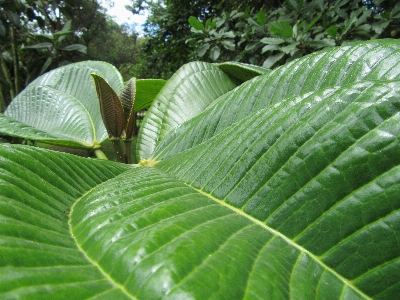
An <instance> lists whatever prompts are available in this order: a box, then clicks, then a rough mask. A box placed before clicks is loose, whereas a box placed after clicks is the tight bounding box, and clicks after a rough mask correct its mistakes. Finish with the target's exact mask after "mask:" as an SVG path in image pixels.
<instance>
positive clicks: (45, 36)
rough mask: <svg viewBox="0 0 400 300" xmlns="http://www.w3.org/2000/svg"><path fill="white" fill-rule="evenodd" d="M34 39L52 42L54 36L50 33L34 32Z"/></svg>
mask: <svg viewBox="0 0 400 300" xmlns="http://www.w3.org/2000/svg"><path fill="white" fill-rule="evenodd" d="M33 37H34V38H35V41H38V42H48V43H53V41H54V37H53V36H52V35H50V34H35V35H34V36H33Z"/></svg>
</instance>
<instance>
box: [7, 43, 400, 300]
mask: <svg viewBox="0 0 400 300" xmlns="http://www.w3.org/2000/svg"><path fill="white" fill-rule="evenodd" d="M399 48H400V43H399V42H397V41H396V42H395V41H380V42H366V43H362V44H357V45H352V46H349V47H347V46H346V47H343V48H335V49H331V50H329V51H324V52H320V53H317V54H314V55H311V56H308V57H305V58H302V59H300V60H298V61H294V62H292V63H291V64H290V65H289V66H284V67H281V68H279V69H277V70H275V71H272V72H271V73H270V74H265V75H261V76H259V77H256V78H254V79H251V80H250V81H248V82H246V83H244V84H243V85H242V86H240V87H238V88H237V89H235V90H234V91H232V92H230V93H229V94H227V95H225V96H223V97H221V98H219V99H218V100H217V101H216V102H215V103H213V104H212V105H211V106H210V108H207V109H206V110H205V111H204V112H203V113H200V114H199V115H197V116H196V117H194V118H192V119H190V120H188V121H187V122H186V123H184V124H183V125H181V126H179V127H177V128H176V129H175V130H176V131H177V132H178V131H180V130H183V129H184V128H186V131H185V130H183V131H182V132H181V135H183V136H186V144H185V139H184V138H180V139H177V138H174V139H171V143H170V145H169V144H164V147H159V148H158V150H159V151H158V152H157V153H154V154H153V157H154V158H156V159H157V160H159V162H158V163H157V164H156V165H155V166H154V167H143V166H138V165H131V166H129V165H123V164H117V163H112V162H108V161H98V160H90V159H84V158H78V157H75V156H73V155H69V154H62V153H55V152H51V151H48V150H40V149H35V148H32V147H28V146H11V145H4V144H0V168H1V172H0V191H1V192H0V206H1V208H0V220H1V222H0V245H1V246H0V298H2V299H3V298H4V299H7V298H12V297H21V298H24V297H25V298H29V299H32V298H33V299H34V298H40V299H46V298H47V299H57V298H71V299H72V298H73V299H83V298H92V299H146V300H147V299H371V298H374V299H396V298H398V295H399V294H400V285H399V282H400V264H399V262H400V155H399V154H400V138H399V137H400V80H399V77H398V75H397V74H398V71H399V68H400V67H399V64H400V55H399V52H398V51H399V50H397V49H399ZM360 49H367V50H368V51H367V50H365V51H360ZM369 52H373V53H374V55H375V56H374V57H378V58H380V60H376V64H375V65H374V64H372V63H371V61H370V60H368V59H367V58H370V59H372V56H369ZM338 53H340V55H338ZM383 54H384V55H383ZM318 55H322V56H323V57H321V59H319V60H316V61H315V63H320V62H321V60H324V59H323V58H324V57H325V58H326V59H325V64H329V63H332V64H333V65H331V67H330V69H331V70H333V71H334V70H337V72H338V70H339V67H338V68H337V69H335V68H334V65H335V63H338V62H339V61H340V62H341V63H342V64H343V67H344V66H348V64H350V62H353V66H354V65H357V66H358V68H356V69H354V70H353V71H354V72H355V71H356V70H357V69H358V70H364V71H362V72H360V73H359V74H361V75H357V74H356V73H353V76H354V78H353V81H351V80H350V79H351V78H350V77H346V76H348V74H347V73H346V72H344V73H342V74H343V76H342V77H341V78H347V79H343V80H341V79H340V80H339V79H338V78H339V77H338V78H336V79H335V80H333V79H331V78H330V77H329V76H328V77H323V76H322V75H321V74H323V72H324V70H326V66H325V64H323V63H321V65H320V66H319V68H317V67H315V66H314V65H310V64H308V67H309V68H311V71H310V72H311V73H309V75H308V76H311V77H315V79H314V80H321V82H319V83H315V84H314V88H312V83H311V81H309V83H307V82H308V81H307V80H304V76H305V75H304V74H303V73H301V72H303V71H304V70H305V67H303V66H304V65H303V64H304V63H305V62H310V61H313V60H312V59H313V57H314V56H318ZM328 57H330V59H328ZM362 57H364V59H362ZM387 57H391V60H390V62H391V64H388V61H386V64H385V65H384V66H385V70H384V69H383V67H382V68H381V69H379V68H377V67H376V66H377V65H379V64H380V62H379V61H382V60H384V59H387ZM346 58H347V64H346V63H345V59H346ZM363 61H364V65H363ZM296 66H297V67H296ZM285 70H286V71H285ZM296 72H300V75H299V74H297V73H296ZM317 72H321V74H319V75H318V74H317V75H316V73H317ZM301 74H302V75H301ZM333 74H335V73H333ZM374 74H375V75H374ZM278 75H279V76H280V77H279V76H278ZM292 78H298V79H297V80H298V81H299V84H300V86H299V87H297V86H296V85H295V81H291V80H294V79H292ZM274 79H275V80H278V81H277V82H278V83H279V84H281V83H282V82H283V83H285V84H289V87H290V88H291V89H292V90H291V91H283V89H280V88H279V84H277V85H269V88H268V87H265V86H264V85H263V83H264V84H265V83H268V82H269V81H268V80H274ZM289 79H290V80H289ZM296 87H297V89H298V91H297V92H294V91H293V89H295V88H296ZM199 88H200V87H199ZM244 89H245V90H246V91H247V92H245V91H244ZM270 89H272V92H271V91H270ZM280 91H281V92H280ZM279 93H281V94H284V95H285V96H284V97H282V98H281V99H279V97H278V96H276V98H275V96H274V95H275V94H279ZM235 94H237V96H235ZM243 94H245V95H246V96H243ZM225 97H227V99H230V100H231V101H227V100H225V99H226V98H225ZM236 97H237V98H239V100H238V99H236ZM254 99H258V100H257V101H255V100H254ZM271 99H272V100H271ZM263 101H264V102H263ZM231 102H232V106H230V105H231ZM262 102H263V104H261V103H262ZM220 103H223V105H222V104H220ZM219 105H221V106H219ZM235 105H236V106H239V108H237V109H236V110H235V111H234V112H231V111H230V110H229V108H232V107H234V106H235ZM236 106H235V107H236ZM216 108H220V109H223V111H221V112H220V116H221V117H220V124H221V125H218V126H217V127H214V125H212V124H210V126H211V127H208V128H207V127H203V126H204V125H203V123H206V122H211V121H210V119H209V118H208V114H215V115H218V114H217V110H216ZM241 110H244V112H242V111H241ZM207 111H208V113H206V112H207ZM225 114H227V115H228V116H231V117H232V115H231V114H234V115H235V116H237V117H235V118H234V119H233V120H230V123H229V124H228V121H229V117H227V119H226V120H225V121H224V118H225ZM196 124H197V126H198V129H199V131H198V132H197V133H196V134H195V131H194V130H193V129H191V128H192V126H195V125H196ZM219 126H221V127H219ZM204 128H206V129H204ZM215 128H216V129H215ZM175 130H174V131H175ZM173 135H174V133H173V132H171V133H169V134H167V135H166V136H165V139H164V140H167V139H168V138H169V136H173ZM201 136H204V138H201ZM197 138H198V139H199V140H201V141H200V142H198V141H195V142H194V140H196V139H197ZM178 141H179V142H178ZM160 145H161V144H160ZM64 210H67V211H68V212H70V214H69V215H68V216H67V215H65V214H64Z"/></svg>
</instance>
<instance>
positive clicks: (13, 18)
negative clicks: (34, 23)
mask: <svg viewBox="0 0 400 300" xmlns="http://www.w3.org/2000/svg"><path fill="white" fill-rule="evenodd" d="M5 14H6V16H7V18H8V20H9V21H10V22H11V23H12V24H13V25H15V26H17V27H18V26H19V25H20V24H21V23H20V20H19V15H18V14H16V13H15V12H13V11H11V10H5Z"/></svg>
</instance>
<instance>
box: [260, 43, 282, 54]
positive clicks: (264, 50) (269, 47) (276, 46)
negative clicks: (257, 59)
mask: <svg viewBox="0 0 400 300" xmlns="http://www.w3.org/2000/svg"><path fill="white" fill-rule="evenodd" d="M279 48H280V47H279V46H278V45H265V46H264V47H263V48H262V50H261V54H263V53H265V52H267V51H274V50H278V49H279Z"/></svg>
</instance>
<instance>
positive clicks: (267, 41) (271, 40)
mask: <svg viewBox="0 0 400 300" xmlns="http://www.w3.org/2000/svg"><path fill="white" fill-rule="evenodd" d="M260 42H261V43H264V44H272V45H280V44H282V43H284V42H285V40H283V39H280V38H263V39H261V40H260Z"/></svg>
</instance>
